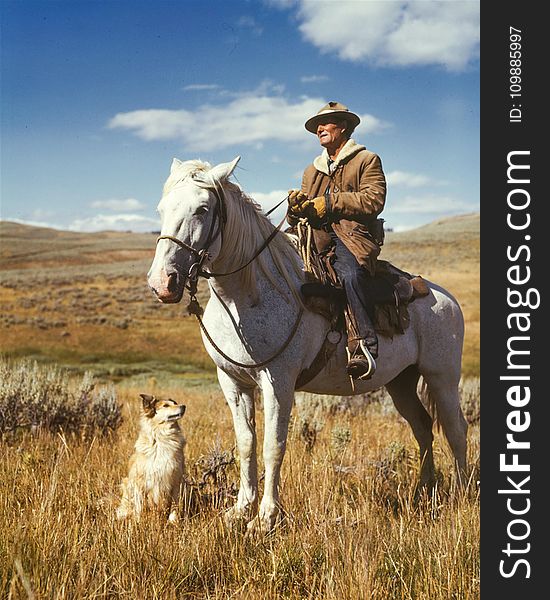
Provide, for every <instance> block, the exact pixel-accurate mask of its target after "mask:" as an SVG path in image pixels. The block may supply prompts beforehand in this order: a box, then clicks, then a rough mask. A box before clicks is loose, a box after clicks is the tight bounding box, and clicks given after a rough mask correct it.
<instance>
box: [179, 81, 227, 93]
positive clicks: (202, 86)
mask: <svg viewBox="0 0 550 600" xmlns="http://www.w3.org/2000/svg"><path fill="white" fill-rule="evenodd" d="M219 88H220V86H219V85H218V84H217V83H190V84H189V85H186V86H184V87H183V89H184V91H186V92H193V91H198V92H202V91H209V90H217V89H219Z"/></svg>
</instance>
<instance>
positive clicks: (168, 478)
mask: <svg viewBox="0 0 550 600" xmlns="http://www.w3.org/2000/svg"><path fill="white" fill-rule="evenodd" d="M140 397H141V399H142V408H141V417H140V431H139V435H138V438H137V440H136V443H135V445H134V454H133V455H132V457H131V458H130V462H129V469H128V477H126V478H124V479H123V481H122V484H121V491H122V498H121V500H120V504H119V506H118V508H117V511H116V516H117V518H118V519H125V518H128V517H133V518H135V519H136V520H139V519H140V516H141V513H142V512H143V511H144V510H145V509H155V510H157V511H159V512H162V513H163V514H164V515H167V516H168V521H170V522H175V521H177V519H178V515H177V511H176V507H177V504H178V501H179V499H180V495H181V491H182V486H183V478H184V471H185V459H184V448H185V438H184V436H183V433H182V431H181V428H180V425H179V423H178V420H179V419H180V418H181V417H182V416H183V414H184V413H185V405H183V404H178V403H177V402H176V401H175V400H172V399H171V398H157V397H155V396H149V395H147V394H140Z"/></svg>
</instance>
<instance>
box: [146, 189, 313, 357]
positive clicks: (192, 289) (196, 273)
mask: <svg viewBox="0 0 550 600" xmlns="http://www.w3.org/2000/svg"><path fill="white" fill-rule="evenodd" d="M214 193H215V195H216V209H217V213H216V215H215V216H214V218H213V219H212V223H211V224H210V229H209V231H208V236H207V239H206V243H205V246H204V248H201V249H200V250H197V249H196V248H194V247H193V246H191V245H190V244H186V243H185V242H183V241H182V240H180V239H178V238H177V237H174V236H171V235H161V236H159V237H158V238H157V244H158V243H159V241H160V240H170V241H171V242H174V243H175V244H177V245H178V246H179V247H180V248H183V249H184V250H187V251H188V252H190V253H192V254H194V255H195V256H196V257H197V261H196V262H194V263H193V264H192V265H191V266H190V267H189V272H188V274H187V283H186V287H187V290H188V291H189V304H188V306H187V311H188V313H189V314H193V315H195V317H196V318H197V321H198V322H199V325H200V328H201V330H202V331H203V333H204V335H205V337H206V338H207V339H208V341H209V342H210V344H211V345H212V346H213V348H214V349H215V350H216V352H218V354H220V355H221V356H222V357H223V358H225V360H227V361H229V362H230V363H232V364H233V365H235V366H237V367H242V368H244V369H257V368H260V367H263V366H265V365H267V364H268V363H270V362H271V361H273V360H275V358H277V357H278V356H279V355H280V354H282V352H283V351H284V350H285V349H286V348H287V346H288V345H289V344H290V342H291V341H292V338H293V337H294V335H295V334H296V331H297V330H298V326H299V325H300V321H301V319H302V315H303V314H304V309H303V308H302V307H301V308H300V310H299V312H298V316H297V317H296V320H295V322H294V325H293V326H292V329H291V331H290V333H289V335H288V337H287V338H286V340H285V341H284V343H283V345H282V346H281V347H280V348H279V349H278V350H277V352H275V353H274V354H273V355H272V356H270V357H269V358H267V359H265V360H263V361H261V362H258V363H254V364H245V363H241V362H239V361H237V360H235V359H233V358H231V357H229V356H228V355H227V354H226V353H225V352H224V351H223V350H222V349H221V348H220V347H219V346H218V345H217V344H216V343H215V342H214V340H213V339H212V336H211V335H210V334H209V333H208V330H207V329H206V327H205V325H204V322H203V320H202V318H201V315H202V314H203V312H204V311H203V308H202V306H201V305H200V303H199V301H198V299H197V295H196V294H197V286H198V280H199V277H204V278H205V279H210V278H211V277H226V276H228V275H234V274H235V273H238V272H239V271H242V270H243V269H245V268H246V267H248V266H249V265H250V264H252V262H254V260H256V258H258V256H259V255H260V254H261V253H262V252H263V251H264V250H265V249H266V248H267V247H268V246H269V244H270V243H271V242H272V240H273V239H274V238H275V236H276V235H277V234H278V233H279V232H280V230H281V227H282V226H283V224H284V222H285V220H286V215H285V217H283V219H282V221H281V222H280V223H279V224H278V225H277V226H276V227H275V229H274V230H273V231H272V232H271V233H270V234H269V236H268V237H267V238H266V239H265V240H264V242H263V244H262V245H261V246H260V247H259V248H258V249H257V250H256V252H255V253H254V254H253V255H252V258H251V259H250V260H248V261H247V262H246V263H245V264H243V265H241V266H240V267H238V268H237V269H234V270H232V271H228V272H226V273H215V272H212V271H205V270H204V269H203V268H202V265H203V263H204V261H205V260H207V258H208V257H209V254H208V249H209V248H210V246H211V245H212V243H213V242H214V241H215V240H216V239H217V237H218V236H219V235H221V236H222V237H223V226H224V225H225V223H226V221H227V216H226V210H225V205H224V202H223V197H222V193H220V191H218V189H217V188H214ZM287 200H288V196H286V197H285V198H283V199H282V200H281V201H280V202H279V203H278V204H276V205H275V206H274V207H273V208H271V209H270V210H269V211H268V212H267V213H266V216H269V215H270V214H271V213H272V212H273V211H274V210H276V209H277V208H278V207H279V206H281V204H283V202H285V201H287ZM220 215H221V216H220ZM216 222H217V223H218V229H217V231H216V233H215V234H214V233H213V232H214V224H215V223H216ZM210 289H211V290H212V292H213V293H214V295H215V296H216V298H217V299H218V301H219V302H220V304H221V305H222V306H223V308H224V310H225V311H226V312H227V314H228V315H229V318H230V319H231V322H232V324H233V327H234V328H235V331H236V333H237V336H238V337H239V340H240V341H241V343H242V344H243V345H244V346H245V347H246V343H245V340H243V338H242V336H241V334H240V332H239V329H238V325H237V323H236V322H235V319H234V318H233V315H232V314H231V311H230V310H229V308H228V306H227V305H226V304H225V302H224V301H223V300H222V298H221V297H220V295H219V294H218V293H217V292H216V290H215V289H214V288H213V287H212V286H210Z"/></svg>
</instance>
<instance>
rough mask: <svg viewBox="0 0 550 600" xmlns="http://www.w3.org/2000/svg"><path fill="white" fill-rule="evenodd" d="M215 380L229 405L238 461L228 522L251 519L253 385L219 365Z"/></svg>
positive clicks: (254, 497)
mask: <svg viewBox="0 0 550 600" xmlns="http://www.w3.org/2000/svg"><path fill="white" fill-rule="evenodd" d="M218 380H219V382H220V385H221V388H222V390H223V393H224V395H225V398H226V400H227V403H228V404H229V408H230V409H231V414H232V416H233V426H234V429H235V437H236V439H237V449H238V451H239V460H240V465H241V472H240V486H239V495H238V497H237V502H236V504H235V506H233V507H232V508H230V509H229V510H228V511H227V512H226V514H225V522H226V523H227V524H228V525H229V526H238V525H239V523H243V524H244V523H245V522H247V521H249V520H250V519H252V518H253V517H254V515H255V514H256V512H257V510H258V465H257V456H256V419H255V406H254V388H245V387H243V386H242V385H239V384H238V383H236V382H235V381H234V380H233V379H232V378H231V377H229V376H228V375H227V374H226V373H224V372H223V371H221V370H220V369H218Z"/></svg>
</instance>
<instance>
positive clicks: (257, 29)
mask: <svg viewBox="0 0 550 600" xmlns="http://www.w3.org/2000/svg"><path fill="white" fill-rule="evenodd" d="M237 25H238V27H240V28H241V29H249V30H250V31H251V32H252V33H253V34H254V35H255V36H260V35H262V33H263V31H264V29H263V27H262V26H261V25H259V24H258V22H257V21H256V19H255V18H254V17H252V16H250V15H243V16H242V17H240V18H239V20H238V21H237Z"/></svg>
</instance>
